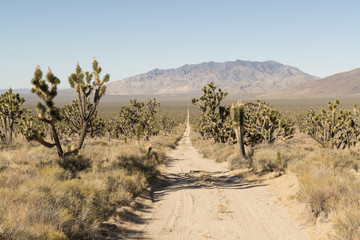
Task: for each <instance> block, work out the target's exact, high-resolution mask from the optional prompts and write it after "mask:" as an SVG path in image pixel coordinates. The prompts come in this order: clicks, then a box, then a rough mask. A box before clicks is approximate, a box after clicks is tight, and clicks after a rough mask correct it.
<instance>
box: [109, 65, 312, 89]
mask: <svg viewBox="0 0 360 240" xmlns="http://www.w3.org/2000/svg"><path fill="white" fill-rule="evenodd" d="M316 79H318V78H317V77H314V76H312V75H310V74H307V73H304V72H302V71H300V70H299V69H297V68H295V67H291V66H287V65H283V64H281V63H278V62H275V61H265V62H250V61H241V60H237V61H234V62H223V63H217V62H205V63H201V64H192V65H184V66H182V67H179V68H175V69H166V70H161V69H154V70H152V71H150V72H147V73H144V74H140V75H137V76H134V77H130V78H126V79H123V80H119V81H115V82H112V83H109V84H108V88H107V94H111V95H147V94H165V95H177V94H196V93H200V92H201V88H202V87H203V86H205V85H206V84H207V83H209V82H210V81H213V82H215V84H216V85H217V86H218V87H219V88H222V89H224V90H225V91H228V92H229V93H245V94H254V93H256V94H258V93H265V92H269V91H274V90H279V89H283V88H286V87H290V86H294V85H296V84H299V83H305V82H311V81H314V80H316Z"/></svg>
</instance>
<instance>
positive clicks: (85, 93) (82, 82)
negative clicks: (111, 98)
mask: <svg viewBox="0 0 360 240" xmlns="http://www.w3.org/2000/svg"><path fill="white" fill-rule="evenodd" d="M100 73H101V67H100V66H99V64H98V62H97V61H96V59H94V61H93V72H92V73H89V72H85V74H84V72H83V71H82V69H81V68H80V66H79V64H77V66H76V71H75V73H73V74H71V75H70V77H69V83H70V86H71V87H72V88H74V90H75V92H76V100H77V103H78V107H79V111H80V114H81V118H82V127H81V130H80V134H79V141H78V143H77V145H76V148H75V151H77V150H80V149H81V148H82V146H83V143H84V140H85V136H86V130H87V128H88V125H89V124H90V122H91V121H92V119H93V115H94V114H95V112H96V108H97V106H98V104H99V102H100V98H101V97H102V96H103V95H104V94H105V91H106V86H105V85H104V84H105V83H107V82H108V81H109V80H110V75H109V74H106V75H105V76H104V78H103V79H102V80H101V79H100ZM91 94H93V101H92V102H91V101H90V95H91ZM89 101H90V103H89V105H88V102H89Z"/></svg>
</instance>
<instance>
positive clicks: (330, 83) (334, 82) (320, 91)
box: [260, 68, 360, 99]
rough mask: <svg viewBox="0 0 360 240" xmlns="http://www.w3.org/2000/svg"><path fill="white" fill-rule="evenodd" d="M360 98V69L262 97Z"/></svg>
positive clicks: (262, 96)
mask: <svg viewBox="0 0 360 240" xmlns="http://www.w3.org/2000/svg"><path fill="white" fill-rule="evenodd" d="M356 96H360V68H357V69H354V70H351V71H348V72H342V73H337V74H334V75H331V76H328V77H326V78H323V79H319V80H316V81H312V82H307V83H303V84H298V85H294V86H292V87H290V88H287V89H283V90H278V91H273V92H269V93H266V94H262V95H260V97H261V98H273V99H274V98H283V99H290V98H325V97H332V98H334V97H356Z"/></svg>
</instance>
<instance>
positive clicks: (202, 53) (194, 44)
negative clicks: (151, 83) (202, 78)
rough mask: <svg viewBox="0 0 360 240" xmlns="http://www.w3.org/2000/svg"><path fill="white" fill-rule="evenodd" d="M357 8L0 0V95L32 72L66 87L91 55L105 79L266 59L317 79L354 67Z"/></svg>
mask: <svg viewBox="0 0 360 240" xmlns="http://www.w3.org/2000/svg"><path fill="white" fill-rule="evenodd" d="M359 12H360V1H347V0H342V1H341V0H339V1H332V0H312V1H308V0H296V1H295V0H273V1H272V0H262V1H261V0H247V1H242V0H237V1H235V0H234V1H231V0H217V1H213V0H189V1H187V0H182V1H178V0H163V1H160V0H159V1H157V0H153V1H151V0H143V1H137V0H128V1H125V0H123V1H122V0H118V1H110V0H97V1H92V0H87V1H86V0H71V1H68V0H61V1H55V0H54V1H52V0H46V1H45V0H44V1H37V0H24V1H19V0H0V66H1V67H0V83H1V84H0V88H8V87H9V86H10V85H11V86H12V87H13V88H22V87H24V88H29V87H31V84H30V80H31V78H32V77H33V72H34V70H35V67H36V65H38V64H39V65H40V67H41V68H42V69H43V70H44V71H46V70H47V68H48V67H50V68H51V69H52V70H53V72H54V73H55V75H56V76H58V77H59V78H60V80H61V81H62V84H61V87H62V88H66V87H68V86H69V85H68V81H67V78H68V76H69V75H70V73H72V72H73V71H74V69H75V65H76V62H77V61H79V62H80V65H81V66H82V67H83V69H85V70H90V67H91V62H92V59H93V57H94V56H95V57H96V58H97V59H98V61H99V63H100V65H101V66H102V68H103V72H104V73H110V75H111V81H115V80H120V79H123V78H125V77H130V76H133V75H136V74H140V73H144V72H147V71H150V70H152V69H154V68H163V69H165V68H176V67H179V66H182V65H184V64H192V63H200V62H204V61H218V62H221V61H234V60H236V59H241V60H251V61H265V60H275V61H278V62H281V63H283V64H287V65H290V66H295V67H297V68H299V69H301V70H303V71H305V72H307V73H310V74H313V75H315V76H319V77H325V76H328V75H331V74H334V73H337V72H343V71H348V70H351V69H354V68H359V67H360V62H359V58H360V14H359Z"/></svg>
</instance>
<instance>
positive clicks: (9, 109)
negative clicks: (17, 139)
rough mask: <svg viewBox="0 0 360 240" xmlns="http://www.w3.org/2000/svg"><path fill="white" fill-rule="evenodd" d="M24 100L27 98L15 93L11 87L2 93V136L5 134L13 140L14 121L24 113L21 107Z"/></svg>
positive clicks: (5, 137)
mask: <svg viewBox="0 0 360 240" xmlns="http://www.w3.org/2000/svg"><path fill="white" fill-rule="evenodd" d="M24 102H25V99H24V98H22V97H20V95H19V94H14V93H13V91H12V89H11V88H10V89H9V91H8V92H5V93H3V94H1V95H0V120H1V122H0V137H1V135H3V136H2V137H4V139H5V140H6V141H9V142H11V141H12V136H13V129H14V123H15V122H16V120H17V119H18V118H20V116H21V114H22V113H23V109H21V108H20V107H21V105H23V103H24Z"/></svg>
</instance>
